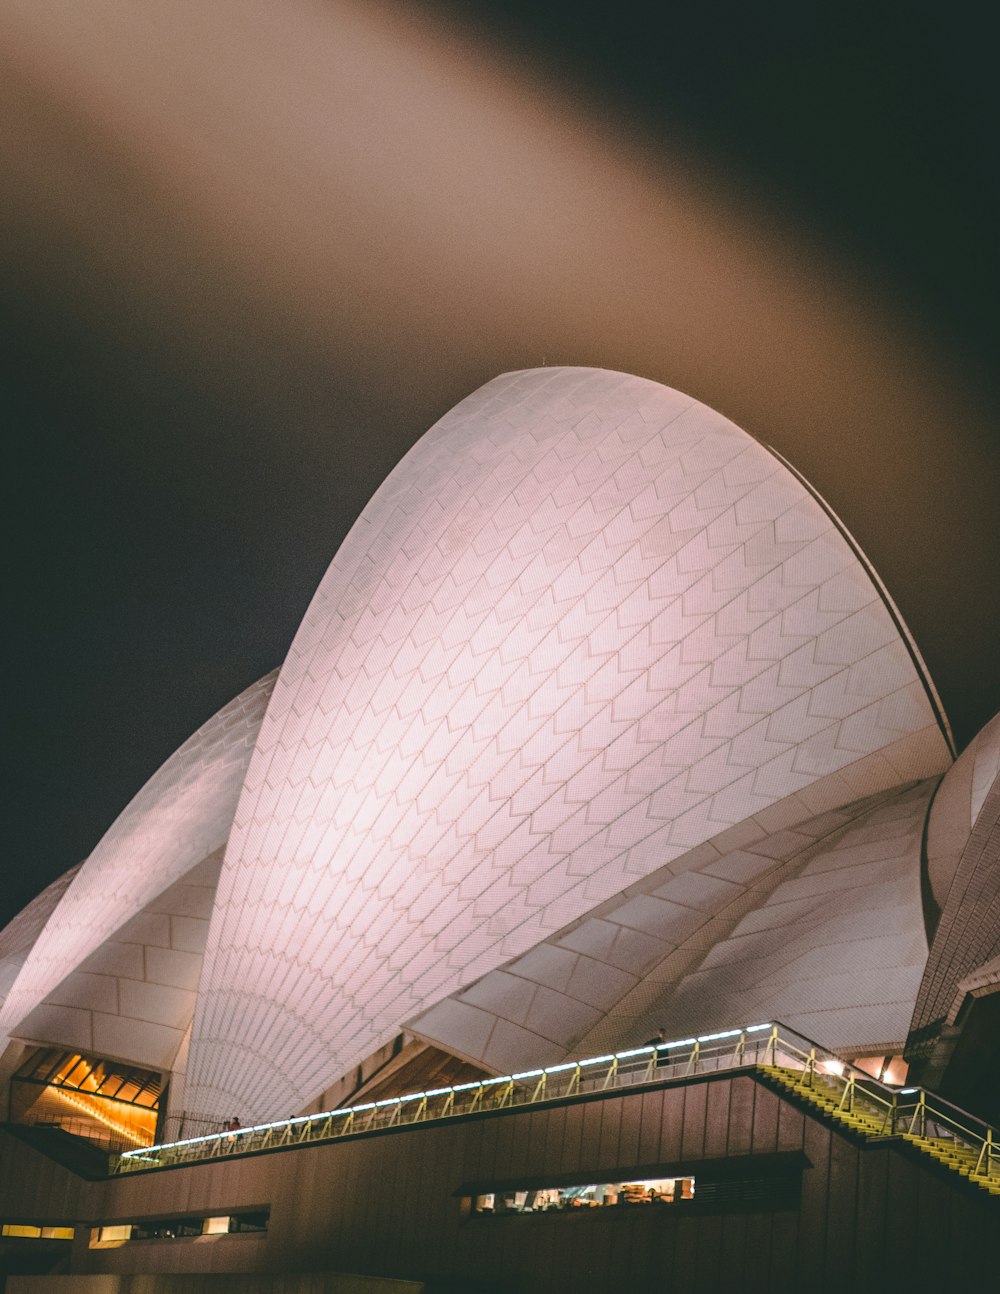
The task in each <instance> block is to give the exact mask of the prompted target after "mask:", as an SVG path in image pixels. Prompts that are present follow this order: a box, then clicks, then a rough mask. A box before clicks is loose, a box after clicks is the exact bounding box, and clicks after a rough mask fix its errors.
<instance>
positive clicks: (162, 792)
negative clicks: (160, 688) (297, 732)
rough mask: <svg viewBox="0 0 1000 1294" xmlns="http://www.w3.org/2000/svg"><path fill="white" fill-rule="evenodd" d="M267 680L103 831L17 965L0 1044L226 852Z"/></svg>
mask: <svg viewBox="0 0 1000 1294" xmlns="http://www.w3.org/2000/svg"><path fill="white" fill-rule="evenodd" d="M275 679H276V673H271V674H268V675H267V676H266V677H265V678H263V679H261V680H260V681H259V682H257V683H254V684H253V685H252V686H251V687H249V688H247V689H246V691H245V692H242V693H241V694H240V695H239V696H238V697H236V699H235V700H233V701H231V702H230V703H229V704H228V705H227V706H225V707H223V709H222V710H220V711H219V712H218V714H216V715H215V716H213V718H211V719H209V720H208V722H207V723H205V724H203V725H202V727H201V728H199V729H198V731H197V732H196V733H194V735H193V736H191V737H190V738H189V739H188V740H187V741H186V742H185V743H184V745H183V746H181V748H180V749H179V750H178V751H177V752H176V753H175V754H174V755H172V756H171V757H170V759H168V760H167V762H166V763H165V764H164V765H163V766H162V768H160V769H159V770H158V771H157V772H156V773H155V774H154V775H153V776H152V777H151V778H150V780H149V781H148V782H147V783H146V785H145V786H144V787H143V788H142V790H141V791H139V793H138V794H137V795H136V796H135V798H134V799H133V800H132V801H131V803H130V804H129V805H128V806H127V808H126V809H125V810H124V811H123V812H122V813H121V814H120V815H119V817H118V818H117V819H116V820H115V822H114V823H113V824H112V826H111V827H110V828H109V829H108V831H107V832H106V833H105V835H104V836H103V837H102V839H101V840H100V842H99V843H98V844H97V846H96V847H95V849H94V851H93V852H92V853H91V855H90V856H89V858H88V859H87V860H86V862H85V863H84V864H83V865H82V866H81V867H80V868H79V870H78V871H77V872H76V874H75V875H74V876H73V877H72V881H71V883H70V884H69V886H68V887H67V888H66V890H65V892H64V893H63V895H62V896H61V899H60V901H59V902H58V904H57V905H56V906H55V908H54V910H53V911H52V913H51V915H50V917H49V918H48V920H47V922H46V923H45V926H44V928H43V929H42V931H41V933H40V934H39V935H38V937H37V939H36V940H35V942H34V945H33V947H32V948H31V951H30V952H29V954H28V955H27V958H26V959H25V962H24V964H23V966H22V967H21V969H20V972H19V973H18V975H17V978H16V980H15V982H14V984H13V986H12V987H11V989H10V991H9V993H8V994H7V997H6V1000H5V1001H4V1003H3V1007H2V1009H0V1035H2V1034H14V1035H16V1034H17V1026H18V1025H19V1024H20V1023H21V1021H22V1020H24V1018H25V1017H26V1016H27V1015H28V1013H29V1012H30V1011H32V1010H33V1009H34V1008H36V1007H38V1006H39V1005H40V1004H41V1003H42V1002H43V1001H44V1000H45V999H46V998H47V997H48V995H49V994H50V993H51V992H52V991H53V990H54V989H56V988H57V986H58V985H59V984H61V983H62V981H63V980H65V978H66V976H67V975H69V974H70V973H71V972H73V971H75V970H76V969H77V967H79V965H80V963H81V962H83V961H84V960H85V959H86V958H87V957H89V956H90V955H91V954H92V953H94V952H96V951H97V950H98V949H99V948H100V947H101V945H102V944H104V943H105V941H106V940H107V939H108V938H109V937H110V936H111V935H113V934H114V932H115V931H116V930H118V929H119V928H120V927H121V926H123V925H124V924H125V923H126V922H127V921H129V920H130V919H131V918H133V917H135V916H137V915H138V914H139V913H141V912H142V910H143V909H144V908H145V907H146V906H147V905H148V904H149V903H150V902H152V901H153V900H154V899H155V898H156V897H157V895H159V894H161V893H162V892H163V891H164V890H165V889H167V888H168V887H169V886H171V885H173V884H174V882H175V881H178V880H180V878H181V877H183V876H184V875H185V874H186V873H187V872H189V871H190V870H191V868H192V867H194V866H196V865H197V864H198V863H200V862H201V861H202V860H203V859H205V858H207V857H208V855H209V854H211V853H213V852H214V851H216V850H218V849H220V848H221V847H222V846H223V845H224V844H225V843H226V840H227V838H228V836H229V830H230V827H231V826H232V821H233V813H234V812H235V809H236V803H237V799H238V797H239V793H240V788H241V787H242V785H243V778H244V775H245V773H246V769H247V764H248V762H249V760H250V755H251V753H252V751H253V747H254V742H255V740H256V738H257V733H258V730H259V729H260V725H261V721H262V720H263V718H264V711H265V710H266V708H267V704H268V700H269V699H270V696H271V691H272V689H273V687H274V683H275ZM57 884H58V882H57ZM42 897H44V896H42Z"/></svg>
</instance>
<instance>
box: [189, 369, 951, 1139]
mask: <svg viewBox="0 0 1000 1294" xmlns="http://www.w3.org/2000/svg"><path fill="white" fill-rule="evenodd" d="M875 755H879V756H880V757H882V758H884V759H885V760H886V761H888V762H889V763H890V764H891V765H892V766H893V767H894V768H895V769H896V772H897V778H896V780H897V781H903V780H907V779H913V778H916V777H926V776H930V775H931V774H933V773H935V772H940V771H942V770H943V769H944V768H945V767H946V766H947V765H948V763H949V762H950V756H949V752H948V748H947V744H946V742H945V739H944V737H943V736H942V735H941V733H940V731H939V730H938V728H937V725H936V721H935V718H934V714H933V712H932V708H931V705H930V702H929V700H928V693H927V689H926V686H925V682H924V680H923V679H922V678H921V677H920V675H919V674H918V671H917V668H916V666H915V665H914V663H913V659H912V658H911V655H910V653H909V652H908V650H907V647H906V644H905V643H904V642H903V641H902V639H901V637H900V634H899V632H898V631H897V629H896V627H895V624H894V622H893V619H892V617H891V616H890V614H889V612H888V610H887V608H886V606H885V604H884V602H883V600H882V598H881V597H880V595H879V592H878V591H877V589H876V587H875V586H874V585H873V583H872V581H871V579H870V578H869V576H868V575H867V574H866V573H865V570H864V568H863V566H862V564H861V563H860V561H859V560H858V557H857V555H856V553H855V552H854V550H853V549H852V547H851V545H850V543H849V542H848V541H847V540H846V539H845V537H844V536H843V534H842V533H841V532H840V530H839V529H838V528H837V526H836V525H835V523H834V522H833V520H832V519H831V518H830V516H829V515H828V513H827V512H826V511H825V510H824V508H823V507H822V506H820V504H819V503H818V502H817V501H816V500H815V499H814V498H813V497H812V496H811V495H810V494H809V492H808V491H807V490H806V488H805V487H804V486H803V485H802V484H801V483H800V482H799V481H798V480H797V479H796V478H795V477H794V475H793V474H792V473H790V472H789V471H788V470H787V469H786V468H785V467H784V466H783V465H782V464H781V463H780V462H779V461H778V460H777V459H776V458H775V457H774V456H773V455H771V454H770V453H769V452H768V451H767V450H766V449H765V448H764V447H762V446H761V445H759V444H758V443H756V442H755V441H753V440H752V439H751V438H750V437H748V436H747V435H746V434H745V433H743V432H741V431H740V430H739V429H738V428H737V427H735V426H734V425H733V424H731V423H729V422H728V421H727V420H726V419H725V418H723V417H721V416H720V415H719V414H717V413H714V412H713V411H711V410H710V409H707V408H706V407H705V406H703V405H700V404H698V403H697V402H696V401H693V400H691V399H690V398H689V397H686V396H683V395H681V394H679V393H678V392H675V391H671V390H669V389H667V388H664V387H662V386H659V385H657V384H655V383H652V382H648V381H645V380H643V379H640V378H634V377H628V376H624V375H622V374H614V373H607V372H603V371H600V370H591V369H541V370H535V371H529V372H523V373H514V374H507V375H505V376H503V377H501V378H498V379H496V380H495V381H493V382H491V383H489V384H488V385H487V386H485V387H483V388H482V389H481V390H480V391H478V392H476V393H474V394H473V395H472V396H470V397H469V398H468V399H467V400H465V401H463V402H462V403H461V404H459V405H458V406H457V407H456V408H455V409H454V410H453V411H452V412H451V413H450V414H448V415H447V416H446V417H445V418H443V419H442V420H441V421H440V422H439V423H438V424H437V425H436V426H435V427H434V428H433V429H432V430H431V431H430V432H429V433H428V434H427V435H426V436H424V437H423V439H422V440H420V441H419V442H418V443H417V445H416V446H415V447H414V449H413V450H411V452H410V453H409V454H408V455H407V456H406V458H405V459H404V460H403V461H402V462H401V463H400V465H399V466H398V467H397V469H396V470H395V471H394V472H393V473H392V474H391V476H390V477H389V478H388V480H387V481H386V482H385V484H384V485H383V486H382V488H381V489H380V490H379V491H378V493H377V494H376V495H375V497H374V498H373V499H372V501H371V503H370V504H369V505H368V507H367V508H366V509H365V511H364V513H363V514H362V516H361V518H360V519H359V521H358V522H357V524H356V525H355V526H354V528H353V529H352V531H351V533H350V534H349V535H348V537H347V539H346V540H345V542H344V544H343V546H342V548H341V550H340V551H339V553H338V554H337V556H336V557H335V559H334V561H333V564H332V565H331V567H330V569H329V571H328V572H327V574H326V576H325V578H324V580H323V581H322V584H321V586H320V588H319V590H318V592H317V594H316V596H315V598H314V600H313V603H312V605H311V606H310V608H309V611H308V612H307V615H306V617H305V620H304V622H303V624H302V626H301V628H300V630H299V632H298V634H297V635H296V638H295V640H294V642H293V644H292V647H291V650H290V652H289V655H288V658H287V660H286V661H285V664H284V666H283V667H282V670H281V674H280V677H279V680H278V683H277V685H276V687H275V693H274V699H273V702H272V705H271V707H270V709H269V711H268V715H267V717H266V719H265V722H264V724H263V727H262V729H261V735H260V738H259V741H258V746H257V750H256V752H255V754H254V757H253V759H252V761H251V763H250V767H249V770H248V773H247V780H246V784H245V787H244V791H243V794H242V796H241V798H240V803H239V807H238V810H237V814H236V820H235V823H234V829H233V834H232V838H231V840H230V845H229V848H228V849H227V853H226V860H225V864H224V867H223V873H222V877H221V880H220V887H219V901H218V905H217V908H216V913H215V916H214V918H213V923H212V929H211V933H210V937H209V946H208V949H207V952H206V958H205V968H204V974H203V979H202V983H201V988H200V993H199V1003H198V1008H197V1012H196V1017H195V1025H194V1030H193V1040H192V1046H191V1054H190V1066H189V1070H188V1083H189V1097H188V1104H189V1108H191V1109H195V1110H196V1109H199V1108H201V1109H207V1110H218V1109H230V1108H232V1109H238V1110H240V1111H241V1116H242V1117H245V1118H254V1119H257V1118H263V1117H271V1116H273V1115H277V1114H284V1113H286V1112H287V1111H288V1110H289V1109H295V1108H301V1107H302V1106H304V1105H305V1104H307V1103H308V1101H309V1100H310V1099H312V1098H313V1097H314V1096H315V1095H316V1094H317V1093H318V1092H320V1091H321V1090H322V1089H323V1088H324V1087H326V1086H327V1085H328V1084H329V1083H330V1082H331V1081H332V1080H333V1079H334V1078H335V1077H336V1076H337V1075H338V1074H340V1073H342V1072H344V1070H345V1069H347V1068H348V1067H349V1066H351V1065H353V1064H355V1063H356V1062H357V1061H358V1060H360V1059H361V1058H363V1057H364V1056H366V1055H368V1054H369V1053H370V1052H371V1051H372V1050H374V1049H375V1048H376V1047H378V1046H379V1045H381V1044H382V1043H383V1042H384V1041H386V1040H387V1038H388V1037H390V1036H391V1035H392V1033H393V1032H394V1031H395V1030H396V1029H397V1028H398V1025H399V1023H400V1022H401V1021H404V1020H407V1019H410V1018H412V1017H414V1016H415V1015H417V1014H418V1013H419V1012H421V1011H422V1010H426V1009H427V1008H428V1007H429V1006H431V1005H432V1004H433V1003H435V1002H437V1001H439V1000H440V999H442V998H443V997H446V996H448V995H450V994H453V993H455V992H457V991H458V990H460V989H462V988H463V987H466V986H468V985H470V984H471V983H472V981H474V980H477V979H479V978H481V977H482V976H483V975H485V974H487V973H488V972H490V971H492V970H495V969H497V968H498V967H500V966H502V965H503V964H504V963H506V962H508V961H510V960H511V959H512V958H515V957H518V956H521V955H523V954H525V953H526V952H528V951H529V950H530V949H531V948H533V947H535V946H536V945H537V944H539V943H540V942H542V941H543V940H545V939H546V938H547V937H548V936H549V935H551V934H553V933H554V932H556V931H558V930H560V929H562V928H563V927H565V926H566V925H567V924H568V923H570V922H572V921H575V920H577V919H579V918H580V917H581V916H583V915H584V914H586V913H588V912H589V911H591V910H592V909H593V908H595V907H596V906H597V905H599V904H601V903H602V902H605V901H607V900H608V899H610V898H613V897H614V896H616V895H617V894H619V893H620V892H621V891H622V890H623V889H624V888H626V887H627V886H629V885H631V884H633V883H634V882H636V881H638V880H640V879H641V878H643V877H645V876H647V875H649V874H650V873H651V872H654V871H656V870H657V869H658V868H661V867H663V866H665V865H667V864H669V863H670V862H671V861H673V860H675V859H678V858H680V857H681V856H682V855H684V854H686V853H688V852H689V851H690V850H692V849H693V848H695V847H696V846H698V845H699V844H701V843H703V842H704V841H706V840H709V839H711V838H713V837H715V836H717V835H718V834H719V833H720V832H722V831H723V830H725V829H726V828H727V827H731V826H733V825H735V824H737V823H740V822H742V821H744V820H745V819H746V818H748V817H749V816H751V815H754V814H757V813H760V812H763V811H765V810H766V809H767V808H768V807H769V806H772V805H775V804H777V803H778V802H780V801H782V800H784V799H786V798H787V797H789V796H790V795H794V794H797V793H798V794H806V793H807V792H808V789H809V788H810V787H811V786H812V785H814V784H816V783H818V782H821V781H823V780H824V779H827V778H830V777H835V776H842V777H843V778H844V779H845V781H850V777H851V770H852V768H855V767H856V766H857V765H859V763H860V762H861V761H864V760H866V759H869V758H871V757H872V756H875ZM864 793H865V790H864V789H861V790H856V791H855V792H854V795H853V796H851V797H849V798H857V795H859V794H864Z"/></svg>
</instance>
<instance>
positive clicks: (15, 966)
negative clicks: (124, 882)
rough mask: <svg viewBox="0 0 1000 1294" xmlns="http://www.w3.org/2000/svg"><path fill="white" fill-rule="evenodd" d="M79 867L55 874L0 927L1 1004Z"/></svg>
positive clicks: (78, 865) (79, 865) (80, 865)
mask: <svg viewBox="0 0 1000 1294" xmlns="http://www.w3.org/2000/svg"><path fill="white" fill-rule="evenodd" d="M82 866H83V864H82V863H77V865H76V866H75V867H71V868H70V869H69V871H67V872H63V874H62V876H57V877H56V879H55V880H54V881H53V882H52V883H51V885H47V886H46V887H45V889H44V890H42V892H41V894H38V895H36V896H35V897H34V898H33V899H32V900H31V902H30V903H29V904H28V906H27V907H26V908H22V909H21V911H20V912H19V913H18V914H17V916H16V917H14V918H13V920H11V921H10V922H8V924H7V925H6V926H4V928H3V930H0V1006H2V1004H3V1001H4V998H6V996H7V994H8V993H9V992H10V988H11V985H12V984H13V983H14V981H15V980H16V979H17V976H18V974H19V973H20V970H21V967H22V966H23V965H24V963H25V961H26V959H27V956H28V953H30V952H31V950H32V948H33V947H34V946H35V940H36V939H37V938H38V936H39V935H40V934H41V933H42V931H43V930H44V929H45V924H46V922H47V921H48V919H49V917H51V916H52V913H53V912H54V911H55V910H56V908H57V907H58V905H59V903H60V901H61V900H62V896H63V895H64V894H65V893H66V890H67V889H68V888H69V885H70V883H71V881H72V880H73V877H74V876H75V875H76V874H77V872H78V871H79V870H80V868H81V867H82Z"/></svg>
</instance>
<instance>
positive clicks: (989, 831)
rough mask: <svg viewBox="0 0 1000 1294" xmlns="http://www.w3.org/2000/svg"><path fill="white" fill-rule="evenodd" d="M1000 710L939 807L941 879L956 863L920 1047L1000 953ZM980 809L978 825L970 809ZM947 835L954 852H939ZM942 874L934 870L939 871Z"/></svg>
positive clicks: (928, 983) (948, 781) (923, 1008)
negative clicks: (968, 985) (999, 762)
mask: <svg viewBox="0 0 1000 1294" xmlns="http://www.w3.org/2000/svg"><path fill="white" fill-rule="evenodd" d="M998 737H1000V716H998V717H996V718H994V719H992V720H991V721H990V722H989V723H988V724H987V725H986V727H985V728H983V729H982V731H981V732H980V733H979V734H978V735H977V737H976V738H975V740H974V741H973V742H971V743H970V745H969V748H968V749H967V750H966V751H964V752H963V754H962V756H961V758H960V759H959V760H958V762H957V763H956V764H955V766H954V768H953V769H952V770H951V771H950V772H949V773H948V774H946V776H945V778H944V781H943V783H942V786H941V791H940V792H939V793H938V798H937V800H936V801H935V803H934V807H933V808H932V810H931V823H930V826H931V828H932V829H931V830H929V831H928V857H929V862H930V865H931V867H932V869H933V868H935V867H936V869H937V875H938V877H939V880H940V879H941V878H942V877H943V876H945V874H944V872H943V864H944V863H947V864H948V867H949V870H948V872H947V874H946V877H945V878H946V879H948V880H949V881H950V884H949V885H948V888H947V897H946V898H945V899H944V900H943V904H942V912H941V919H940V922H939V924H938V927H937V931H936V932H935V935H934V941H933V943H932V945H931V951H930V956H929V957H928V959H927V967H926V970H925V971H924V977H923V982H922V983H921V985H920V994H919V997H918V999H917V1005H916V1009H915V1010H914V1014H913V1029H914V1031H915V1035H916V1036H915V1038H914V1040H913V1043H911V1047H913V1049H914V1051H915V1053H916V1052H918V1051H921V1050H924V1048H926V1047H927V1046H928V1045H929V1039H928V1035H929V1034H930V1033H932V1032H933V1031H934V1030H935V1029H939V1028H940V1027H941V1025H942V1023H944V1022H945V1021H948V1022H949V1023H951V1022H952V1021H953V1019H954V1016H955V1014H956V1012H957V1010H958V1009H959V1007H960V1006H961V1002H962V999H963V997H964V994H963V993H961V992H960V986H961V984H962V983H963V982H964V981H965V980H966V979H967V978H968V977H970V976H973V977H974V975H975V972H976V971H977V968H979V967H981V966H984V965H985V963H987V962H991V961H992V960H993V959H994V958H996V957H997V956H1000V773H998V772H997V740H998ZM968 812H972V813H974V815H975V816H974V818H973V821H972V825H971V829H970V828H969V826H968V825H967V824H968V821H969V819H968V817H967V813H968ZM942 841H943V842H944V843H945V844H946V845H947V846H949V848H950V852H945V853H943V854H942V853H941V852H940V850H939V853H938V855H937V856H934V855H933V854H932V852H931V850H932V846H933V845H940V843H941V842H942ZM931 875H932V877H933V876H934V871H933V870H932V873H931Z"/></svg>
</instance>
